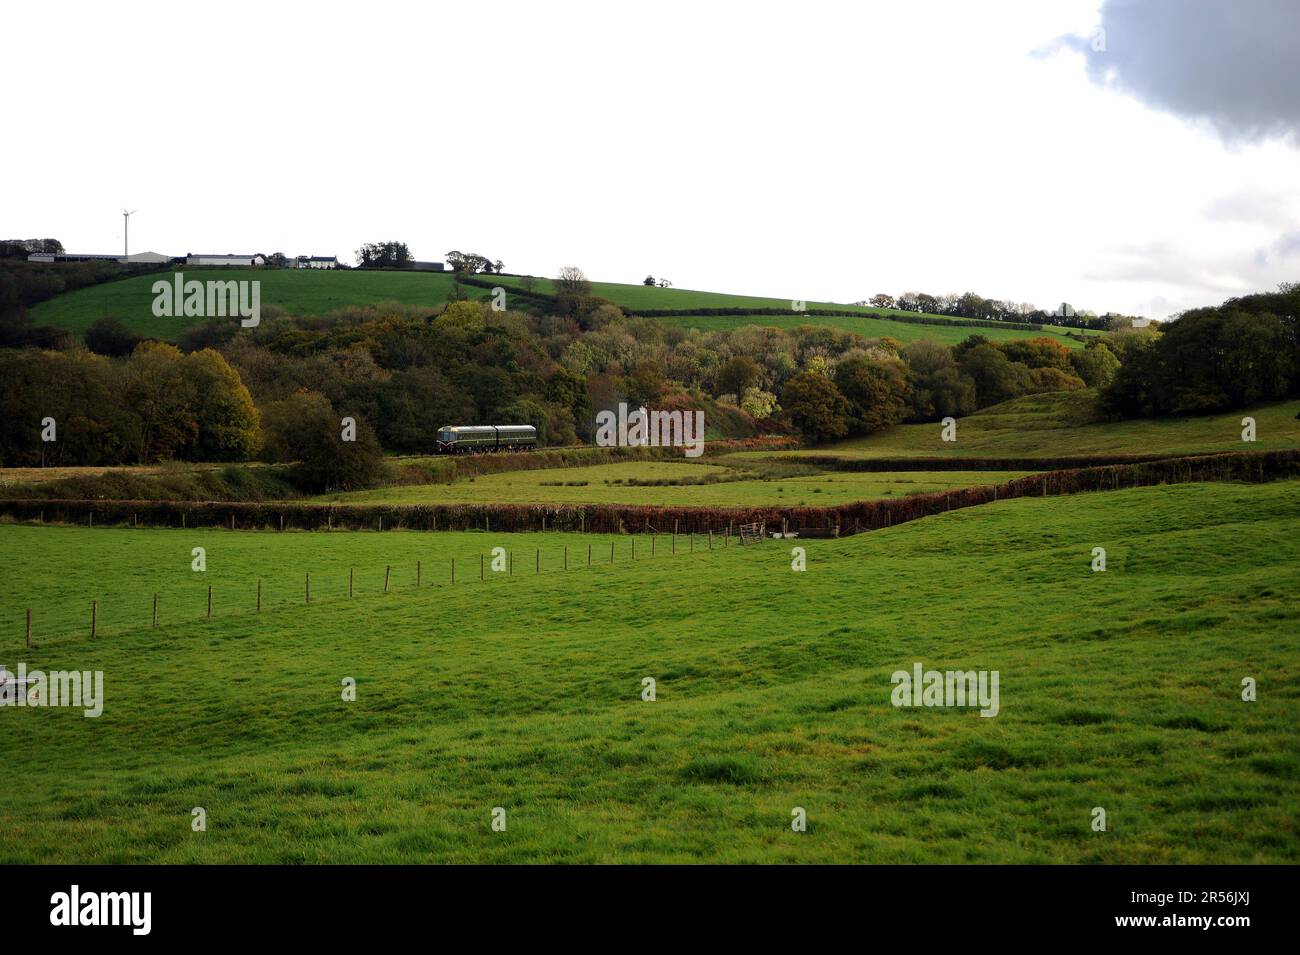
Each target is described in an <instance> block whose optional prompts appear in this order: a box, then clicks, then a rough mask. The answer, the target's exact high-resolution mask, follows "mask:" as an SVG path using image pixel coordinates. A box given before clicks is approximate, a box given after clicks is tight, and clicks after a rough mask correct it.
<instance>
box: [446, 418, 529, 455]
mask: <svg viewBox="0 0 1300 955" xmlns="http://www.w3.org/2000/svg"><path fill="white" fill-rule="evenodd" d="M535 447H537V429H536V428H534V427H533V426H532V425H531V424H483V425H446V426H444V427H442V428H439V429H438V453H439V454H467V453H469V452H473V451H531V450H532V449H533V448H535Z"/></svg>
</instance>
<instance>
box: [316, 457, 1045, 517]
mask: <svg viewBox="0 0 1300 955" xmlns="http://www.w3.org/2000/svg"><path fill="white" fill-rule="evenodd" d="M807 472H810V473H807ZM1024 473H1025V472H1019V471H936V472H926V471H906V472H898V473H891V472H880V473H851V472H821V471H817V470H814V469H806V468H794V469H789V470H786V471H782V470H779V469H778V470H774V469H763V468H756V467H755V466H752V465H751V467H749V468H745V467H728V466H725V465H714V464H694V463H692V464H687V463H675V462H668V461H646V462H624V463H619V464H602V465H594V466H591V467H576V468H557V469H548V470H542V471H508V472H503V473H500V474H486V475H480V476H476V477H473V478H467V479H460V480H457V481H453V482H451V483H448V484H413V485H401V486H396V487H383V488H375V489H372V490H368V491H353V492H348V493H342V494H332V495H326V496H322V497H320V498H317V500H321V501H332V502H338V503H347V504H362V503H386V504H437V503H466V504H487V503H493V504H645V505H662V506H671V507H681V506H699V507H723V506H746V505H778V506H779V505H791V506H794V505H825V504H842V503H845V502H848V501H861V500H870V499H875V498H880V497H889V496H902V495H906V494H923V493H929V492H931V491H945V490H949V489H951V488H958V487H971V486H973V485H977V484H1001V483H1002V482H1004V481H1008V480H1010V479H1012V478H1015V477H1021V476H1022V475H1023V474H1024Z"/></svg>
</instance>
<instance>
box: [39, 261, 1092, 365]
mask: <svg viewBox="0 0 1300 955" xmlns="http://www.w3.org/2000/svg"><path fill="white" fill-rule="evenodd" d="M185 276H186V278H187V279H197V280H199V281H204V282H206V281H208V280H209V279H218V280H230V279H249V278H255V279H258V280H260V281H261V282H262V304H263V305H278V306H280V307H282V308H283V309H284V310H285V311H286V312H288V313H289V314H292V315H323V314H325V313H326V312H329V311H332V310H334V309H337V308H341V307H343V306H348V305H372V304H376V303H379V302H400V303H402V304H404V305H420V306H427V307H429V308H432V307H434V306H436V305H441V304H442V303H443V302H445V301H446V300H447V296H448V294H449V293H450V291H451V286H452V277H451V273H437V272H433V273H430V272H363V271H359V270H348V271H336V272H329V271H311V270H296V269H295V270H278V269H186V270H185ZM161 278H166V279H169V280H170V274H164V275H148V276H138V277H135V278H130V279H122V280H120V281H117V282H109V283H106V284H104V285H97V286H93V287H91V288H86V289H79V290H77V291H75V292H68V293H66V294H63V295H59V296H56V297H55V298H53V299H50V300H49V301H47V302H41V303H40V304H39V305H37V306H36V307H35V308H33V309H32V317H33V320H34V321H35V322H36V323H37V324H50V325H58V326H61V327H64V328H70V329H72V330H73V331H75V332H78V333H82V332H84V331H85V330H86V329H87V328H89V327H90V326H91V325H92V324H93V323H94V322H95V320H96V319H98V318H101V317H103V316H104V315H116V316H117V317H118V318H120V319H122V321H123V322H124V323H126V325H127V327H129V328H131V329H132V330H133V331H135V332H137V333H139V334H142V335H152V336H155V337H158V338H163V339H174V338H175V337H176V336H177V335H178V334H179V333H180V331H181V330H182V329H184V328H185V327H186V325H188V324H189V322H190V320H188V319H184V318H157V317H155V316H154V314H153V300H154V295H153V292H152V288H153V284H154V282H156V281H158V280H159V279H161ZM488 278H489V280H490V281H500V283H501V284H502V285H503V286H506V287H507V288H508V287H510V286H512V285H518V284H519V282H520V281H521V280H520V279H517V278H514V277H512V276H489V277H488ZM536 282H537V288H538V290H539V291H544V292H545V291H550V290H551V288H552V283H551V282H550V280H548V279H537V280H536ZM593 289H594V291H595V293H596V294H597V295H601V296H603V297H605V298H608V299H609V300H610V301H613V302H617V303H618V304H620V305H622V306H624V307H626V308H629V309H636V308H706V307H722V308H789V307H790V302H789V301H786V300H782V299H770V298H755V297H752V296H745V295H727V294H723V293H719V292H694V291H690V290H687V289H660V288H647V287H646V286H643V285H618V284H613V283H607V282H597V283H595V284H594V285H593ZM465 292H466V294H468V295H469V296H470V297H472V298H487V297H488V296H489V295H490V294H491V293H490V292H489V291H488V290H487V289H482V288H478V287H476V286H469V285H467V286H465ZM808 307H809V308H817V307H833V308H849V309H851V310H853V311H859V312H861V313H862V314H863V316H864V318H863V319H862V320H861V321H858V320H855V319H851V318H816V317H813V316H807V315H804V316H798V317H796V316H795V314H794V313H792V314H791V317H790V319H788V320H787V319H786V318H784V317H772V316H755V317H753V318H746V317H742V316H726V317H716V316H715V317H703V316H695V317H691V318H689V319H679V318H672V319H666V320H665V321H668V322H670V323H676V324H689V325H690V326H692V327H697V328H704V329H713V328H734V327H737V326H739V325H748V324H761V325H775V326H778V327H782V328H786V327H789V328H793V327H795V326H797V325H830V326H833V327H836V328H844V329H847V330H850V331H857V332H860V333H861V334H863V335H868V336H871V337H878V336H883V335H892V336H893V337H894V338H897V339H899V340H900V341H912V340H914V339H916V338H922V337H929V338H936V339H938V340H940V341H945V342H955V341H961V340H962V339H963V338H965V337H966V336H967V335H969V334H971V333H973V332H977V331H980V330H979V329H963V328H945V327H942V326H929V325H911V324H906V323H903V322H891V321H888V320H887V317H888V316H889V315H890V314H904V315H906V314H911V313H905V312H897V311H896V310H889V309H873V308H865V307H855V306H842V305H832V304H831V303H826V302H821V303H818V302H809V303H808ZM1045 333H1047V334H1053V335H1057V333H1056V332H1054V331H1050V330H1045ZM1030 335H1031V333H1029V332H1014V331H1002V330H999V329H992V330H991V334H990V335H989V337H990V338H996V339H998V340H1003V339H1013V338H1025V337H1030ZM1058 337H1061V340H1062V342H1064V343H1065V344H1066V345H1071V346H1073V345H1075V344H1077V343H1074V342H1072V341H1071V340H1070V339H1067V338H1064V337H1063V336H1059V335H1058Z"/></svg>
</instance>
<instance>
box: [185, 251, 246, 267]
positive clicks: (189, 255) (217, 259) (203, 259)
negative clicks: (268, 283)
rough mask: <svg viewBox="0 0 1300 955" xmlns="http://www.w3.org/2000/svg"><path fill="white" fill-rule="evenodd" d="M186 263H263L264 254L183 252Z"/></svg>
mask: <svg viewBox="0 0 1300 955" xmlns="http://www.w3.org/2000/svg"><path fill="white" fill-rule="evenodd" d="M185 264H186V265H265V264H266V256H264V255H195V254H194V253H193V252H186V253H185Z"/></svg>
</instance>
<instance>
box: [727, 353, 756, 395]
mask: <svg viewBox="0 0 1300 955" xmlns="http://www.w3.org/2000/svg"><path fill="white" fill-rule="evenodd" d="M761 375H762V370H761V369H760V368H759V367H758V363H757V362H755V361H754V359H752V358H750V357H749V356H748V355H736V356H734V357H732V358H729V359H727V361H726V362H725V363H724V364H723V365H722V367H721V368H719V369H718V375H717V389H716V392H715V393H716V394H717V395H736V396H737V397H739V396H740V395H743V394H744V393H745V390H746V389H747V388H752V387H753V386H754V385H757V384H758V380H759V377H760V376H761Z"/></svg>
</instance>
